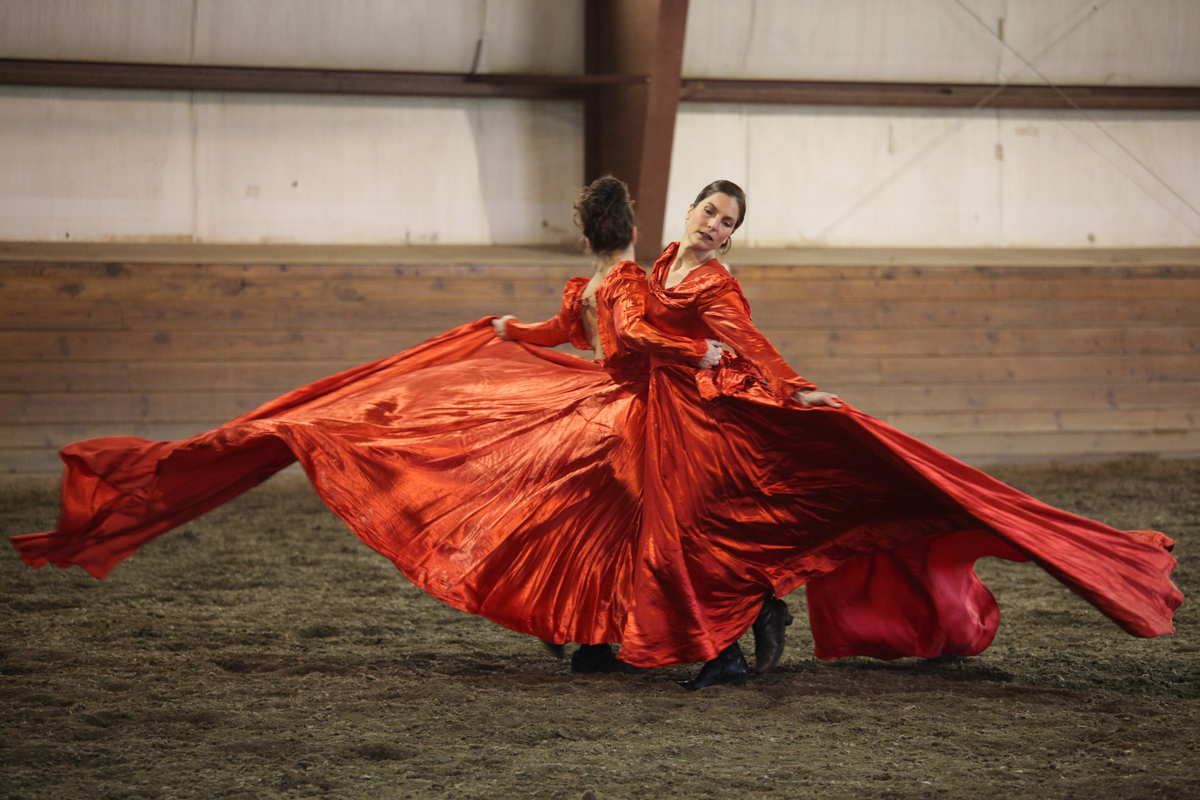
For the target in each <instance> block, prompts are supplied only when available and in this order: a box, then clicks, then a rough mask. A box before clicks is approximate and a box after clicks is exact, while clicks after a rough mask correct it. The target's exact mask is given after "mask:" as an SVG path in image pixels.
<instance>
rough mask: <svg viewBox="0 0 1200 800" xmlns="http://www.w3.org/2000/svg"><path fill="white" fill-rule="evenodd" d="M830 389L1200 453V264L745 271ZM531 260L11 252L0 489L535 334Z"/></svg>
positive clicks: (1054, 440) (989, 450)
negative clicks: (428, 356)
mask: <svg viewBox="0 0 1200 800" xmlns="http://www.w3.org/2000/svg"><path fill="white" fill-rule="evenodd" d="M731 261H732V262H733V263H734V265H735V271H736V272H737V273H738V275H739V277H740V278H741V279H742V281H743V284H744V285H745V287H746V289H747V293H748V295H749V296H750V299H751V302H752V304H753V306H754V313H755V318H756V320H757V322H758V323H759V325H760V326H761V327H762V328H763V329H764V330H765V331H767V332H768V333H769V335H770V336H771V337H772V339H773V340H774V341H775V342H776V344H777V345H778V346H779V348H780V350H781V351H782V352H783V353H784V355H785V356H786V357H787V359H788V360H789V361H790V362H791V363H792V364H793V365H794V366H795V367H796V368H797V369H798V370H799V371H800V372H801V374H803V375H805V376H806V377H809V378H811V379H813V380H815V381H817V382H818V383H819V384H821V385H822V386H823V387H825V388H828V389H830V390H833V391H837V392H839V393H840V394H842V395H843V396H844V397H846V398H847V399H849V400H850V401H851V402H853V403H855V404H856V405H858V406H859V407H860V408H863V409H864V410H867V411H869V412H871V413H873V414H876V415H877V416H880V417H882V418H884V419H886V420H888V421H890V422H892V423H893V424H895V425H897V426H898V427H900V428H901V429H903V430H906V431H908V432H910V433H912V434H914V435H917V436H919V437H921V438H923V439H925V440H927V441H929V442H930V443H932V444H935V445H936V446H938V447H941V448H943V449H945V450H947V451H949V452H950V453H952V454H954V455H956V456H959V457H961V458H963V459H965V460H967V461H970V462H973V463H978V464H986V463H992V462H996V461H1004V460H1009V461H1012V460H1025V461H1037V460H1045V459H1050V458H1078V457H1093V458H1095V457H1105V456H1112V455H1117V454H1122V453H1132V452H1151V453H1159V454H1164V455H1171V454H1174V455H1184V454H1197V453H1200V250H1162V251H1087V252H1074V251H1070V252H1068V251H991V252H982V251H840V250H839V251H812V250H808V251H800V250H797V251H743V252H740V253H735V254H734V257H733V258H731ZM587 269H588V267H587V263H586V261H585V260H584V259H582V258H581V257H579V256H575V255H571V254H569V253H562V252H550V251H545V250H536V249H532V248H524V249H523V248H461V247H459V248H424V249H421V248H408V249H394V248H393V249H387V248H374V249H372V248H359V249H354V248H313V247H309V248H281V247H271V248H266V247H217V246H209V247H205V246H187V247H162V246H159V247H153V246H143V245H138V246H125V247H118V246H100V245H78V246H54V245H45V244H42V245H31V246H26V247H22V246H18V245H11V244H9V245H0V472H3V473H9V474H14V473H30V474H50V473H55V472H57V471H58V468H59V467H58V461H57V456H56V450H57V448H58V447H60V446H61V445H63V444H65V443H67V442H70V441H73V440H76V439H81V438H87V437H93V436H105V435H118V434H131V435H137V436H143V437H146V438H150V439H175V438H182V437H185V436H187V435H190V434H192V433H195V432H197V431H199V430H203V429H205V428H208V427H211V426H212V425H214V424H217V423H220V422H222V421H224V420H226V419H229V418H231V417H233V416H236V415H238V414H240V413H242V412H244V411H246V410H248V409H249V408H251V407H253V406H255V405H257V404H258V403H260V402H262V401H263V400H266V399H269V398H270V397H273V396H275V395H277V394H279V393H282V392H283V391H286V390H288V389H291V388H294V387H295V386H298V385H301V384H303V383H306V382H308V381H311V380H313V379H316V378H318V377H321V376H323V375H326V374H329V373H331V372H335V371H337V370H340V369H343V368H345V367H347V366H351V365H353V364H357V363H361V362H364V361H368V360H371V359H375V358H378V357H380V356H384V355H387V354H390V353H392V352H395V351H397V350H400V349H403V348H405V347H407V346H409V345H412V344H414V343H416V342H418V341H421V340H422V339H424V338H426V337H428V336H430V335H433V334H435V333H438V332H440V331H443V330H445V329H447V328H450V327H453V326H455V325H457V324H460V323H462V322H465V321H468V320H471V319H475V318H478V317H480V316H483V315H485V314H493V313H514V314H517V315H518V316H521V317H522V318H525V319H540V318H544V317H546V316H549V315H550V314H551V313H553V312H554V311H555V310H556V309H557V305H558V295H559V291H560V288H561V285H562V282H563V281H564V280H565V279H566V278H567V277H568V276H570V275H573V274H583V273H586V271H587Z"/></svg>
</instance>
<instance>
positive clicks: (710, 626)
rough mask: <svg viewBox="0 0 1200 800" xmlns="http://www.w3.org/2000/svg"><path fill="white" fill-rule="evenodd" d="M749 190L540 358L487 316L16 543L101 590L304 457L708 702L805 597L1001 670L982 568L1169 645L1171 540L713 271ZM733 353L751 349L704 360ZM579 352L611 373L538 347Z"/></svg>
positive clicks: (443, 547)
mask: <svg viewBox="0 0 1200 800" xmlns="http://www.w3.org/2000/svg"><path fill="white" fill-rule="evenodd" d="M725 188H726V189H729V191H725V190H719V191H713V192H708V193H707V194H706V193H702V196H701V197H700V198H699V200H698V202H697V204H696V206H695V207H693V209H692V210H691V211H689V215H688V230H687V237H686V239H685V241H684V242H683V243H682V244H681V245H679V246H675V245H673V246H672V247H671V248H668V250H667V252H666V253H664V255H663V257H662V258H661V259H660V260H659V262H658V264H656V266H655V270H654V274H653V275H652V277H651V281H650V284H649V287H647V283H646V279H645V276H644V273H643V272H642V271H641V270H640V268H638V267H637V266H636V265H635V264H632V263H631V262H628V261H625V260H624V257H625V255H624V252H623V250H620V249H603V248H605V247H606V246H607V245H595V246H594V247H593V249H594V250H595V251H596V252H597V253H598V254H599V255H598V264H597V266H598V271H597V276H596V278H595V280H594V281H592V282H589V281H587V280H585V279H582V278H576V279H572V281H570V282H568V284H567V286H566V289H565V291H564V298H563V306H562V310H561V311H560V313H559V314H558V315H557V316H556V317H555V318H553V319H552V320H550V321H548V322H546V323H541V324H538V325H533V326H522V325H520V324H519V323H514V322H511V321H506V322H505V323H503V324H502V326H501V327H502V330H503V331H504V332H505V333H506V335H509V336H512V337H514V338H517V339H521V338H524V339H525V340H526V341H524V342H522V341H502V340H500V339H497V338H496V337H495V336H494V334H493V322H494V320H493V319H492V318H485V319H483V320H480V321H478V322H475V323H471V324H468V325H464V326H461V327H459V328H456V329H454V330H451V331H448V332H446V333H444V334H442V335H440V336H438V337H435V338H433V339H430V340H429V341H427V342H425V343H423V344H421V345H418V346H417V347H414V348H412V349H410V350H407V351H405V352H402V353H399V354H397V355H395V356H392V357H389V358H385V359H381V360H379V361H376V362H373V363H371V364H367V365H364V366H361V367H357V368H354V369H351V370H347V371H346V372H343V373H340V374H338V375H334V376H332V377H330V378H326V379H324V380H321V381H317V382H316V383H313V384H310V385H309V386H305V387H302V388H300V389H297V390H295V391H293V392H291V393H289V394H287V395H284V396H283V397H280V398H278V399H276V400H273V401H271V402H269V403H267V404H265V405H263V406H262V407H260V408H258V409H256V410H254V411H252V412H250V413H248V414H246V415H244V416H242V417H238V418H237V419H234V420H232V421H230V422H229V423H226V424H225V425H222V426H220V427H219V428H216V429H214V430H212V431H208V432H205V433H201V434H199V435H197V436H195V437H192V438H190V439H186V440H183V441H179V442H148V441H145V440H142V439H135V438H131V437H115V438H108V439H96V440H89V441H85V442H78V443H75V444H73V445H69V446H67V447H65V448H64V449H63V451H62V457H63V459H64V462H65V464H66V467H67V469H66V472H65V474H64V478H63V491H62V513H61V516H60V520H59V525H58V528H57V530H55V531H51V532H48V533H42V534H30V535H26V536H19V537H14V544H15V545H16V546H17V549H18V550H19V551H20V552H21V555H22V557H23V558H24V559H25V560H26V562H27V563H29V564H31V565H34V566H40V565H43V564H46V563H53V564H56V565H59V566H67V565H70V564H79V565H80V566H82V567H83V568H85V569H87V570H88V571H89V572H91V573H92V574H94V575H96V576H98V577H103V576H104V575H106V574H108V572H110V571H111V570H112V568H113V567H114V566H115V565H116V564H117V563H118V562H119V561H120V560H122V559H123V558H125V557H127V556H128V555H130V554H132V553H133V552H134V551H135V550H136V549H137V548H138V547H140V546H141V545H142V544H143V543H145V542H146V541H148V540H150V539H152V538H154V537H155V536H157V535H160V534H161V533H163V532H165V531H167V530H169V529H170V528H172V527H175V526H177V525H179V524H181V523H183V522H186V521H187V520H190V519H192V518H194V517H196V516H198V515H199V514H202V513H204V512H205V511H207V510H208V509H211V508H213V507H215V506H216V505H218V504H220V503H223V502H225V501H226V500H228V499H231V498H232V497H235V496H236V495H238V494H240V493H241V492H243V491H245V490H247V489H249V488H251V487H252V486H254V485H256V484H257V483H259V482H261V481H262V480H264V479H265V478H266V477H268V476H269V475H271V474H273V473H274V472H275V471H277V470H279V469H281V468H282V467H283V466H286V465H287V464H289V463H291V462H292V461H293V460H296V459H298V460H299V461H300V462H301V464H302V465H303V467H304V469H305V471H306V473H307V474H308V476H309V478H310V480H311V481H312V483H313V485H314V487H315V488H316V489H317V491H318V493H319V494H320V495H321V497H322V498H323V499H324V501H325V502H326V504H327V505H328V506H329V507H330V508H331V509H332V510H333V511H334V512H335V513H337V514H338V515H339V516H340V517H341V518H342V519H343V520H345V521H346V523H347V524H348V525H349V527H350V528H351V529H352V530H353V531H354V532H355V533H356V534H357V535H358V536H359V537H360V538H361V539H363V541H364V542H366V543H367V544H368V545H370V546H371V547H373V548H375V549H376V550H378V551H379V552H380V553H382V554H384V555H385V556H387V557H388V558H390V559H391V560H392V561H393V562H394V563H395V564H396V565H397V566H398V567H399V568H400V569H401V570H402V571H403V572H404V573H405V575H407V576H408V577H409V578H410V579H411V580H412V581H413V582H414V583H416V584H417V585H418V586H420V587H422V588H423V589H424V590H426V591H427V592H429V593H430V594H432V595H433V596H435V597H438V598H440V599H442V600H444V601H445V602H447V603H449V604H450V605H452V606H454V607H456V608H460V609H462V610H465V611H469V612H471V613H476V614H480V615H482V616H485V617H486V618H488V619H491V620H493V621H496V622H498V623H500V624H502V625H505V626H507V627H510V628H512V629H514V630H517V631H521V632H524V633H529V634H532V635H534V636H537V637H539V638H541V639H543V640H547V641H551V642H568V641H573V642H580V643H583V644H589V645H604V644H605V643H610V642H611V643H620V644H621V650H620V656H621V658H622V660H623V661H625V662H627V663H630V664H634V665H637V666H645V667H650V666H668V665H673V664H680V663H688V662H694V661H703V660H708V661H709V662H710V663H708V664H706V666H705V668H704V669H703V670H702V671H701V674H700V676H698V678H697V680H696V681H694V682H692V686H693V688H698V687H700V686H704V685H709V684H711V683H718V682H726V681H731V680H740V679H741V678H742V677H744V675H745V672H746V669H745V664H744V661H742V659H741V655H740V652H737V651H736V645H735V642H736V640H737V638H738V636H739V635H740V634H741V633H742V632H744V631H745V630H746V629H747V627H748V626H750V625H751V623H752V622H754V621H755V620H756V618H758V616H759V615H760V613H761V612H763V610H764V608H765V609H767V610H768V612H773V613H768V614H766V615H765V616H766V617H767V621H766V623H765V626H766V628H771V629H773V631H774V633H773V635H774V636H775V637H776V638H778V632H779V626H780V624H781V618H782V612H781V607H780V605H779V604H778V603H777V602H776V601H774V600H770V599H769V598H771V597H772V596H774V597H781V596H783V595H784V594H786V593H787V592H789V591H791V590H792V589H794V588H796V587H797V586H800V585H802V584H805V583H808V585H809V604H810V616H811V621H812V624H813V629H814V635H815V637H816V641H817V654H818V656H820V657H825V658H829V657H836V656H842V655H872V656H877V657H883V658H891V657H896V656H902V655H917V656H936V655H942V654H960V655H969V654H972V653H976V652H979V651H980V650H982V649H983V648H984V647H986V646H987V644H988V643H989V642H990V641H991V638H992V635H993V634H994V631H995V626H996V622H997V614H996V607H995V603H994V601H993V600H992V598H991V595H990V594H989V593H988V592H987V589H986V588H985V587H983V586H982V584H981V583H980V582H979V581H978V580H977V579H976V578H975V576H974V573H973V571H972V569H971V565H972V564H973V562H974V560H975V559H976V558H977V557H979V556H981V555H999V556H1002V557H1006V558H1017V559H1026V558H1027V559H1032V560H1034V561H1036V562H1037V563H1039V564H1040V565H1041V566H1043V567H1044V568H1046V569H1047V570H1048V571H1050V572H1051V573H1052V574H1054V575H1055V576H1056V577H1058V578H1059V579H1060V580H1062V581H1063V582H1064V583H1066V584H1067V585H1068V586H1070V587H1071V588H1072V589H1074V590H1075V591H1076V592H1078V593H1079V594H1081V595H1082V596H1083V597H1084V598H1085V599H1088V600H1089V601H1091V602H1093V603H1094V604H1095V605H1096V606H1097V607H1099V608H1100V609H1101V610H1102V611H1104V612H1105V613H1106V614H1108V615H1109V616H1110V617H1112V618H1113V619H1114V620H1115V621H1117V622H1118V623H1119V624H1121V625H1122V626H1124V627H1125V628H1126V629H1127V630H1129V631H1130V632H1131V633H1135V634H1138V635H1143V636H1153V635H1158V634H1160V633H1165V632H1168V631H1170V630H1171V622H1170V618H1171V612H1172V610H1173V609H1174V608H1175V607H1176V606H1177V605H1178V603H1179V602H1180V599H1181V598H1180V596H1179V594H1178V592H1177V590H1175V588H1174V586H1173V585H1172V584H1171V583H1170V580H1169V573H1170V570H1171V568H1172V566H1173V564H1174V561H1173V560H1172V559H1171V557H1170V555H1169V554H1168V552H1167V548H1168V547H1169V545H1170V540H1169V539H1167V538H1166V537H1165V536H1163V535H1162V534H1158V533H1154V532H1122V531H1116V530H1113V529H1111V528H1108V527H1106V526H1103V525H1101V524H1099V523H1096V522H1092V521H1090V520H1086V519H1083V518H1081V517H1076V516H1074V515H1070V514H1067V513H1065V512H1062V511H1058V510H1056V509H1053V508H1050V507H1048V506H1044V505H1042V504H1040V503H1038V502H1037V501H1035V500H1033V499H1032V498H1029V497H1027V496H1025V495H1023V494H1021V493H1019V492H1016V491H1015V490H1013V489H1011V488H1009V487H1006V486H1004V485H1003V484H1000V483H998V482H996V481H994V480H992V479H991V478H988V477H987V476H986V475H983V474H982V473H980V472H978V471H976V470H973V469H971V468H970V467H967V466H965V465H963V464H960V463H959V462H957V461H955V460H954V459H951V458H950V457H949V456H946V455H944V454H941V453H939V452H937V451H936V450H933V449H932V448H929V447H927V446H926V445H923V444H922V443H920V442H918V441H916V440H914V439H911V438H910V437H907V436H905V435H904V434H901V433H899V432H898V431H895V430H893V429H891V428H889V427H888V426H886V425H885V424H883V423H881V422H879V421H878V420H874V419H872V418H871V417H869V416H867V415H865V414H861V413H860V412H858V411H856V410H855V409H853V408H852V407H850V406H848V405H846V404H844V403H841V401H839V400H838V398H836V397H835V396H832V395H828V394H826V393H821V392H819V391H818V390H816V389H815V387H812V385H811V384H809V383H808V382H807V381H804V380H803V379H801V378H799V377H798V376H796V375H795V373H794V372H792V371H791V370H790V369H788V368H787V366H786V364H784V362H783V360H782V359H781V358H779V356H778V354H777V353H776V352H775V350H774V348H772V347H771V346H770V344H769V342H767V340H766V339H765V338H764V337H763V336H762V335H761V334H760V333H759V332H758V331H757V330H756V329H755V328H754V326H753V324H752V323H751V321H750V317H749V312H748V307H747V306H746V304H745V300H744V298H743V297H742V295H741V291H740V289H739V287H738V285H737V281H736V280H735V279H734V278H733V277H732V275H730V274H729V273H728V271H726V270H725V268H724V267H723V266H721V265H720V263H719V262H718V261H716V260H715V259H713V258H711V257H710V256H711V255H712V254H713V251H714V250H716V249H717V248H719V246H720V245H721V244H722V243H723V242H724V241H725V240H726V239H728V235H729V233H731V232H732V230H733V229H736V227H737V225H738V224H740V221H741V218H742V216H743V215H744V200H742V199H739V198H740V190H739V191H737V192H733V189H731V188H729V187H728V186H727V187H725ZM730 192H733V193H732V194H731V193H730ZM709 201H711V202H709ZM731 204H732V205H731ZM616 205H617V206H620V205H621V204H616ZM627 205H628V203H627V200H626V201H624V206H626V207H627ZM710 206H711V211H710V210H709V208H710ZM697 209H699V210H697ZM701 215H707V216H708V217H715V220H716V221H715V222H714V221H713V220H712V219H709V220H708V221H703V220H701ZM723 231H728V232H725V233H722V232H723ZM628 243H629V239H626V240H625V245H626V246H627V245H628ZM693 265H695V266H694V268H693ZM673 267H674V269H673ZM601 268H602V269H601ZM672 273H674V274H672ZM593 291H594V294H591V293H590V292H593ZM593 314H594V320H593ZM647 323H649V324H647ZM710 340H719V341H723V342H726V343H727V344H729V345H731V346H732V348H733V350H734V351H735V352H736V356H735V355H733V354H730V353H725V354H723V355H721V357H720V361H719V364H718V365H717V366H716V368H715V369H699V368H698V365H699V364H700V363H701V362H702V360H704V359H709V360H710V361H714V360H716V359H714V358H713V356H714V355H718V354H719V353H718V350H719V348H717V347H716V346H715V345H714V344H713V341H710ZM563 341H571V342H573V343H575V344H576V345H577V346H580V347H588V346H591V347H598V348H599V350H598V352H597V355H598V356H600V358H601V361H599V362H588V361H584V360H583V359H580V358H578V357H575V356H572V355H567V354H562V353H558V352H556V351H553V350H548V349H545V348H544V347H541V346H537V345H552V344H557V343H560V342H563ZM764 599H768V602H767V603H766V604H765V605H764ZM768 638H770V637H768ZM765 655H766V659H765V663H764V664H763V665H762V666H764V667H769V666H771V665H772V664H773V660H775V659H777V650H776V651H775V655H774V656H773V655H772V649H771V648H768V649H767V651H766V654H765Z"/></svg>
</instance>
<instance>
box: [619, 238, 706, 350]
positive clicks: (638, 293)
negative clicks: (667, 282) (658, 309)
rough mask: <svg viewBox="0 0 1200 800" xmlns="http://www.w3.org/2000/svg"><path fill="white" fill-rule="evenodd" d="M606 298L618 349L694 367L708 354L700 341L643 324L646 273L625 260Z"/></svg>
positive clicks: (644, 321)
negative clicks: (619, 346) (618, 342)
mask: <svg viewBox="0 0 1200 800" xmlns="http://www.w3.org/2000/svg"><path fill="white" fill-rule="evenodd" d="M616 269H617V270H619V273H618V275H617V279H616V280H615V281H613V283H612V289H611V295H610V297H609V298H608V299H609V304H610V307H611V308H612V319H613V326H614V327H615V328H616V331H617V337H618V338H619V339H620V341H621V344H622V346H624V347H627V348H629V349H630V350H636V351H639V352H642V353H647V354H649V355H655V356H660V357H664V358H671V359H677V360H680V361H683V362H686V363H687V364H688V366H692V367H694V366H696V365H697V364H699V363H700V359H702V358H704V355H705V353H707V352H708V343H707V342H706V341H705V340H704V339H692V338H689V337H686V336H672V335H670V334H666V333H663V332H662V331H660V330H658V329H657V328H655V327H653V326H652V325H650V324H649V323H648V322H646V295H647V291H648V290H647V288H646V274H645V273H644V272H642V268H641V267H639V266H638V265H637V264H634V263H633V262H631V261H627V262H625V263H623V264H621V265H619V266H618V267H617V268H616Z"/></svg>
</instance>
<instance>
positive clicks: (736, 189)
mask: <svg viewBox="0 0 1200 800" xmlns="http://www.w3.org/2000/svg"><path fill="white" fill-rule="evenodd" d="M718 193H719V194H727V195H729V196H730V197H732V198H733V199H734V200H737V204H738V209H739V210H740V212H741V213H739V214H738V218H737V222H736V223H735V224H734V226H733V229H734V230H735V231H736V230H737V229H738V228H740V227H742V220H744V219H745V218H746V193H745V192H743V191H742V187H740V186H738V185H737V184H736V183H734V182H733V181H727V180H724V179H721V180H716V181H713V182H712V183H710V184H709V185H708V186H705V187H704V188H703V189H701V190H700V194H698V195H696V199H695V200H693V201H692V207H693V208H694V207H696V206H698V205H700V204H701V203H703V202H704V201H705V200H707V199H708V198H709V197H712V196H713V195H714V194H718ZM729 247H730V241H729V240H728V239H726V240H725V244H723V245H721V252H722V253H724V252H725V251H727V250H728V249H729Z"/></svg>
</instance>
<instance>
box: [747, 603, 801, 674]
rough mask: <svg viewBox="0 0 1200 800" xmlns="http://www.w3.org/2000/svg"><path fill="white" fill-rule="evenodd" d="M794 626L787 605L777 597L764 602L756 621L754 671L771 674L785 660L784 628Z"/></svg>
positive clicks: (754, 626) (754, 627)
mask: <svg viewBox="0 0 1200 800" xmlns="http://www.w3.org/2000/svg"><path fill="white" fill-rule="evenodd" d="M791 624H792V615H791V614H790V613H789V612H788V607H787V603H785V602H783V601H782V600H780V599H779V598H777V597H768V598H767V599H766V600H764V601H763V605H762V610H761V611H759V612H758V619H756V620H754V625H753V629H754V671H755V672H760V673H761V672H770V671H771V670H773V669H775V668H776V667H777V666H779V659H781V658H783V639H784V628H786V627H787V626H788V625H791Z"/></svg>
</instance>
